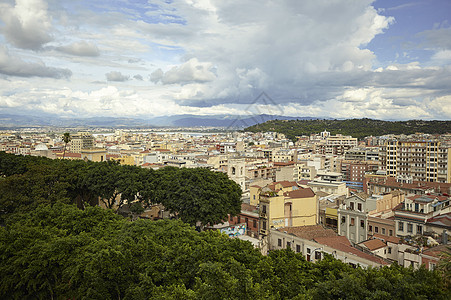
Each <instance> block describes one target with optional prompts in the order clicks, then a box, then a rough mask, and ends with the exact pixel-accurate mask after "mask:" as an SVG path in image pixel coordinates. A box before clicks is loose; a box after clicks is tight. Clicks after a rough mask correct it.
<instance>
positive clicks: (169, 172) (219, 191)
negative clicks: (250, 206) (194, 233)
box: [154, 167, 241, 225]
mask: <svg viewBox="0 0 451 300" xmlns="http://www.w3.org/2000/svg"><path fill="white" fill-rule="evenodd" d="M154 186H155V188H156V191H155V202H156V203H161V204H163V206H164V207H165V208H167V209H169V210H170V211H171V212H172V213H174V214H176V215H177V216H178V217H179V218H180V219H181V220H182V221H184V222H186V223H189V224H192V225H195V224H196V223H197V222H200V223H201V224H202V225H207V224H216V223H218V222H221V221H223V220H226V219H227V217H228V214H231V215H237V214H239V213H240V211H241V188H240V186H239V185H238V184H236V183H235V182H234V181H232V180H230V179H229V178H228V177H227V175H226V174H223V173H218V172H212V171H210V170H207V169H201V168H197V169H187V168H182V169H178V168H170V167H166V168H163V169H160V170H158V171H157V177H156V182H155V184H154Z"/></svg>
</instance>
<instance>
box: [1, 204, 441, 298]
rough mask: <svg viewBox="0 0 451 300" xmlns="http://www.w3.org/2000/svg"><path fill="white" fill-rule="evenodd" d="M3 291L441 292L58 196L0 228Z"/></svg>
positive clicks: (396, 275) (410, 274)
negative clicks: (81, 204) (125, 215)
mask: <svg viewBox="0 0 451 300" xmlns="http://www.w3.org/2000/svg"><path fill="white" fill-rule="evenodd" d="M0 278H2V280H1V281H0V298H1V299H29V298H32V299H35V298H37V299H321V300H323V299H408V298H411V299H446V298H447V296H449V293H448V292H449V291H448V290H445V289H443V287H442V286H443V285H442V279H441V277H440V276H439V273H437V272H430V271H427V270H425V269H423V268H422V269H419V270H413V269H411V268H402V267H399V266H396V265H395V266H391V267H384V268H381V269H371V268H370V269H360V268H357V269H354V268H352V267H350V266H349V265H346V264H344V263H342V262H340V261H338V260H335V259H333V258H332V257H330V256H327V257H326V258H325V259H323V260H322V261H320V262H318V263H316V264H313V263H310V262H307V261H306V260H305V259H304V257H303V256H302V255H301V254H297V253H294V252H292V251H291V250H288V249H287V250H281V251H272V252H270V253H269V255H267V256H263V255H261V254H260V252H259V251H258V250H256V249H254V248H253V247H252V245H251V244H250V243H249V242H244V241H241V240H238V239H230V238H228V237H227V236H226V235H222V234H220V233H219V232H217V231H207V232H200V233H199V232H197V231H195V230H194V228H193V227H192V226H189V225H188V224H186V223H182V222H181V221H180V220H164V221H163V220H161V221H149V220H138V221H134V222H130V221H128V220H127V219H126V218H122V217H121V216H119V215H117V214H114V213H113V212H112V211H111V210H105V209H101V208H99V207H87V208H86V209H84V210H80V209H77V208H76V207H75V206H74V205H68V204H63V203H60V202H57V203H55V204H54V205H39V206H37V207H36V208H35V209H34V210H33V211H32V212H27V213H25V214H16V218H13V219H9V220H8V222H7V224H6V226H5V227H0Z"/></svg>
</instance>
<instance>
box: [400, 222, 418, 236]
mask: <svg viewBox="0 0 451 300" xmlns="http://www.w3.org/2000/svg"><path fill="white" fill-rule="evenodd" d="M398 231H402V232H403V231H404V222H401V221H399V222H398ZM406 232H407V233H413V224H412V223H407V231H406ZM422 233H423V226H421V225H417V232H416V234H422Z"/></svg>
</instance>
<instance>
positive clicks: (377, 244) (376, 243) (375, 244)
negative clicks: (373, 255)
mask: <svg viewBox="0 0 451 300" xmlns="http://www.w3.org/2000/svg"><path fill="white" fill-rule="evenodd" d="M362 244H363V245H365V247H367V248H368V249H369V250H370V251H374V250H377V249H380V248H383V247H385V246H387V245H385V243H384V242H383V241H381V240H380V239H372V240H368V241H365V242H362Z"/></svg>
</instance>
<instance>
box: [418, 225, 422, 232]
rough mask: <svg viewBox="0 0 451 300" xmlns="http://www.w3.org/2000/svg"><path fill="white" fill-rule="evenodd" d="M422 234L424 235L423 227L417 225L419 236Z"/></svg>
mask: <svg viewBox="0 0 451 300" xmlns="http://www.w3.org/2000/svg"><path fill="white" fill-rule="evenodd" d="M422 233H423V226H421V225H417V234H422Z"/></svg>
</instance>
